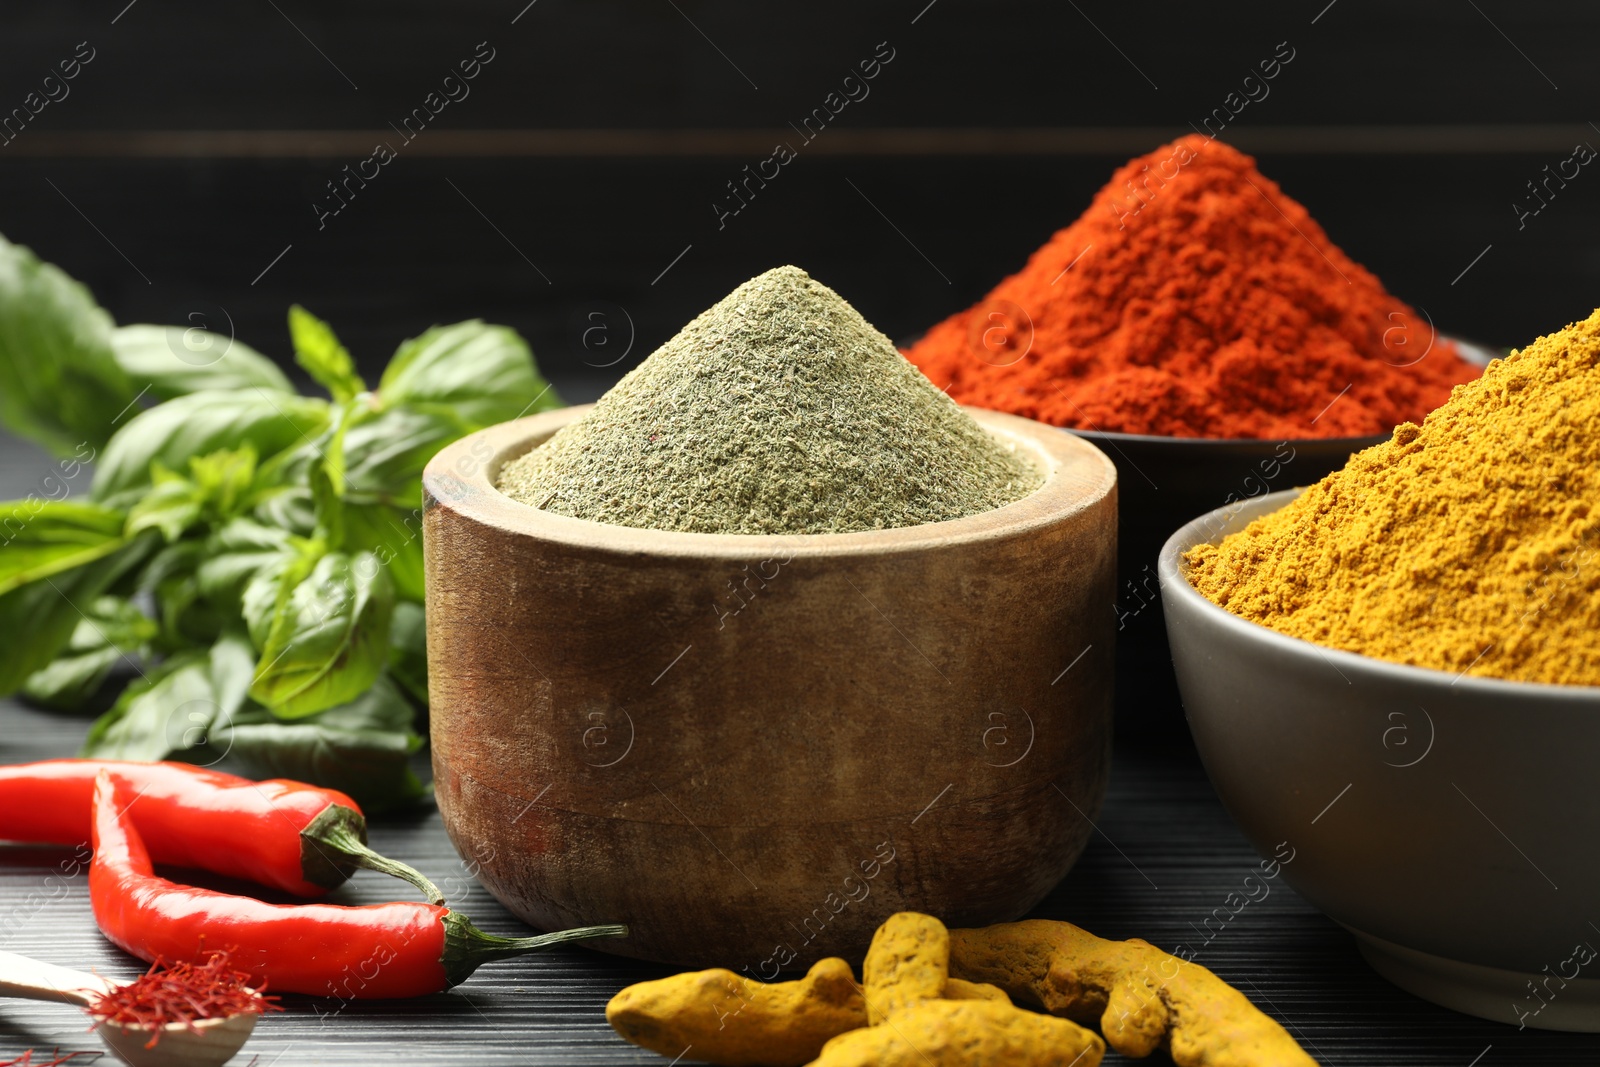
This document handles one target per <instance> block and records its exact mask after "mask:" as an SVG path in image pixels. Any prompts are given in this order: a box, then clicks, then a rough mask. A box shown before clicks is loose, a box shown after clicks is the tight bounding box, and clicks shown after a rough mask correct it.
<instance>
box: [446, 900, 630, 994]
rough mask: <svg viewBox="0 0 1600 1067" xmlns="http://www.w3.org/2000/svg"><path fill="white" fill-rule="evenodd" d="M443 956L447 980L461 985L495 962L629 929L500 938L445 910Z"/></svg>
mask: <svg viewBox="0 0 1600 1067" xmlns="http://www.w3.org/2000/svg"><path fill="white" fill-rule="evenodd" d="M442 921H443V922H444V954H443V955H442V956H440V957H439V963H440V964H441V965H442V966H443V967H444V974H445V981H446V982H447V983H449V984H450V985H452V986H454V985H460V984H461V983H462V982H464V981H466V979H467V976H468V975H470V974H471V973H472V972H473V971H475V970H477V969H478V968H479V967H482V966H483V965H484V964H485V963H489V962H491V961H493V960H499V959H507V958H509V957H511V956H521V955H523V954H524V953H528V952H538V951H539V950H541V949H546V948H550V947H552V946H554V945H561V944H565V943H566V942H568V941H585V940H587V939H589V938H591V937H627V936H628V928H627V927H626V926H620V925H616V924H612V925H609V926H580V927H577V928H575V929H572V930H557V931H555V932H554V933H549V934H539V935H538V936H537V937H497V936H496V935H494V934H486V933H484V932H483V931H482V930H480V929H478V928H477V927H476V926H473V925H472V920H470V919H468V918H467V917H466V916H465V915H462V914H461V913H460V912H459V911H446V912H445V914H444V918H443V920H442Z"/></svg>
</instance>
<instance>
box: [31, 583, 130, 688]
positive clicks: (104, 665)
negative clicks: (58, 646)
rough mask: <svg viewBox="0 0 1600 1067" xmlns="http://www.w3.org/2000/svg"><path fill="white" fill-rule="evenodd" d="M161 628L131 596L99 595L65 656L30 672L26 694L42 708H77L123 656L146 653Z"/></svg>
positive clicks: (73, 636) (58, 657)
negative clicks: (130, 598) (129, 598)
mask: <svg viewBox="0 0 1600 1067" xmlns="http://www.w3.org/2000/svg"><path fill="white" fill-rule="evenodd" d="M159 631H160V627H159V626H158V625H157V624H156V621H155V620H154V619H152V618H150V617H149V616H148V615H146V614H145V613H144V612H142V611H140V610H139V608H138V606H137V605H135V604H134V603H133V602H132V601H130V600H128V599H127V598H125V597H108V596H103V597H100V598H98V599H97V600H95V602H94V603H93V604H92V605H91V606H90V607H89V608H88V610H87V612H86V617H85V618H84V619H82V620H80V621H79V623H78V625H77V628H76V629H74V630H73V632H72V638H71V640H70V641H68V642H67V647H66V649H65V650H63V651H62V653H61V655H59V656H57V657H56V658H55V659H54V660H52V661H51V662H50V663H49V665H47V666H45V667H42V668H40V669H39V670H37V671H34V672H33V673H32V674H30V675H29V676H28V680H27V681H26V682H24V683H23V686H22V695H23V696H25V697H27V698H28V699H29V700H30V701H32V702H33V703H35V704H38V705H41V706H43V707H47V708H53V709H56V710H61V711H75V710H77V709H78V708H81V707H82V706H83V705H84V704H85V703H86V702H87V701H88V700H89V698H91V697H92V696H94V694H95V693H96V692H97V691H98V690H99V689H100V686H101V685H102V684H103V683H104V682H105V680H106V678H107V677H108V676H109V675H110V673H111V668H113V667H115V666H116V665H117V663H118V662H120V661H121V659H122V657H123V656H125V655H129V656H142V655H144V654H146V652H147V651H148V646H149V643H150V641H152V640H153V639H154V638H155V637H156V635H157V634H158V633H159Z"/></svg>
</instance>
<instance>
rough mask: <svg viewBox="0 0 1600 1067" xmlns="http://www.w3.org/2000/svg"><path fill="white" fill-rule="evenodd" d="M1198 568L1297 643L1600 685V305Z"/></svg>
mask: <svg viewBox="0 0 1600 1067" xmlns="http://www.w3.org/2000/svg"><path fill="white" fill-rule="evenodd" d="M1184 562H1185V563H1186V564H1187V565H1188V576H1189V580H1190V581H1191V582H1192V583H1193V584H1194V587H1195V588H1196V589H1198V590H1199V591H1200V592H1201V593H1203V594H1204V595H1205V596H1206V597H1208V598H1209V599H1211V600H1212V601H1214V602H1215V603H1217V604H1219V605H1221V606H1222V607H1224V608H1226V609H1227V610H1229V611H1231V612H1233V613H1234V614H1235V615H1239V616H1241V617H1243V618H1246V619H1249V620H1250V621H1252V622H1258V623H1261V624H1262V625H1264V626H1269V627H1271V628H1272V629H1274V630H1277V631H1279V632H1281V633H1285V634H1288V635H1290V636H1291V637H1299V638H1303V639H1305V640H1307V641H1314V642H1316V643H1317V644H1320V645H1326V646H1328V647H1331V648H1341V649H1345V650H1347V651H1350V652H1358V653H1361V654H1363V655H1367V656H1375V657H1377V658H1379V659H1386V660H1392V661H1394V662H1396V663H1409V664H1413V665H1415V666H1419V667H1432V668H1435V669H1437V670H1443V671H1449V672H1451V673H1463V672H1465V673H1468V674H1474V675H1484V676H1488V677H1494V678H1510V679H1516V680H1519V681H1529V682H1554V683H1559V684H1563V685H1600V311H1596V312H1595V313H1594V314H1593V315H1591V316H1590V317H1589V318H1588V319H1586V320H1584V321H1583V322H1579V323H1574V324H1573V325H1571V326H1568V327H1567V328H1566V329H1565V330H1562V331H1561V332H1560V333H1555V334H1551V335H1549V336H1547V337H1541V338H1539V339H1538V340H1537V341H1535V342H1534V343H1533V344H1531V345H1529V346H1528V347H1526V348H1524V349H1522V350H1520V351H1516V352H1513V353H1511V355H1509V356H1507V357H1506V358H1504V359H1500V360H1496V361H1495V362H1494V363H1493V364H1491V365H1490V367H1489V369H1488V370H1487V371H1485V372H1484V374H1483V377H1482V378H1480V379H1478V380H1477V381H1474V382H1469V383H1467V384H1465V385H1458V386H1456V388H1455V391H1454V392H1453V393H1451V395H1450V399H1449V400H1448V401H1446V402H1445V404H1444V405H1443V406H1442V407H1439V408H1437V409H1436V410H1434V411H1433V412H1432V413H1431V414H1429V415H1428V417H1427V418H1426V419H1424V420H1423V423H1422V425H1421V426H1417V425H1415V424H1414V423H1402V424H1401V425H1400V426H1398V427H1396V428H1395V431H1394V436H1393V437H1392V438H1390V439H1389V440H1388V441H1385V442H1384V443H1382V444H1379V445H1374V446H1373V447H1372V448H1369V449H1366V450H1365V451H1363V452H1359V453H1357V454H1356V455H1354V456H1351V457H1350V461H1349V463H1347V464H1346V465H1345V467H1344V469H1343V470H1339V471H1335V472H1334V473H1332V474H1330V475H1328V477H1326V478H1324V479H1323V480H1322V481H1320V482H1318V483H1317V484H1316V485H1313V486H1311V487H1310V488H1308V489H1306V491H1305V492H1304V493H1302V494H1301V495H1300V496H1299V497H1298V498H1297V499H1296V500H1295V501H1294V502H1293V503H1291V504H1289V505H1288V506H1287V507H1285V508H1282V509H1280V510H1279V511H1276V512H1274V513H1273V514H1271V515H1267V516H1264V517H1263V518H1260V519H1257V520H1256V521H1255V522H1253V523H1251V524H1250V525H1249V526H1248V527H1246V528H1245V529H1243V530H1241V531H1239V532H1238V533H1235V534H1233V535H1231V536H1229V537H1227V538H1226V539H1224V540H1223V541H1222V543H1221V544H1220V545H1201V546H1199V547H1197V548H1195V549H1192V550H1191V551H1190V552H1189V553H1188V554H1186V555H1185V556H1184Z"/></svg>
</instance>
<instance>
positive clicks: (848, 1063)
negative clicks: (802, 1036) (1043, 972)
mask: <svg viewBox="0 0 1600 1067" xmlns="http://www.w3.org/2000/svg"><path fill="white" fill-rule="evenodd" d="M1105 1051H1106V1046H1105V1042H1104V1041H1101V1040H1100V1036H1099V1035H1098V1034H1096V1033H1094V1032H1093V1031H1090V1030H1085V1029H1084V1028H1083V1027H1081V1026H1079V1025H1077V1024H1076V1023H1072V1022H1068V1021H1067V1020H1065V1019H1056V1018H1052V1017H1051V1016H1049V1015H1039V1014H1037V1013H1035V1012H1031V1011H1024V1010H1022V1009H1021V1008H1014V1007H1012V1006H1011V1005H1009V1004H1001V1003H999V1002H997V1001H987V1000H924V1001H918V1002H916V1003H913V1004H911V1005H909V1006H907V1007H904V1008H901V1009H900V1010H899V1011H896V1012H894V1013H893V1014H892V1015H890V1016H889V1017H888V1019H886V1020H885V1022H884V1025H882V1026H869V1027H867V1028H866V1029H863V1030H854V1031H851V1032H850V1033H847V1034H841V1035H840V1036H838V1037H836V1038H834V1039H833V1040H832V1041H829V1042H828V1044H827V1045H826V1046H825V1047H824V1048H823V1050H822V1055H821V1056H819V1057H817V1059H816V1060H815V1061H814V1062H813V1063H812V1064H811V1067H1098V1065H1099V1063H1100V1057H1102V1056H1104V1055H1105Z"/></svg>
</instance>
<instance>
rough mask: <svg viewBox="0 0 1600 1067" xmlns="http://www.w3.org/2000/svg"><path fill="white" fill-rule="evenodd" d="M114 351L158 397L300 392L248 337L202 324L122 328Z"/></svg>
mask: <svg viewBox="0 0 1600 1067" xmlns="http://www.w3.org/2000/svg"><path fill="white" fill-rule="evenodd" d="M111 351H112V354H113V355H114V356H115V357H116V361H117V365H118V366H120V367H121V368H122V370H123V372H124V373H125V374H127V376H128V378H129V379H130V380H131V381H134V382H140V383H149V386H150V393H149V395H151V396H153V397H155V398H156V399H157V400H171V399H172V398H173V397H175V396H184V395H187V394H189V393H198V392H202V391H207V390H210V391H214V390H218V389H225V390H226V389H266V390H269V391H271V392H274V393H290V394H292V393H294V386H293V385H291V384H290V383H289V379H288V378H286V377H285V376H284V373H283V372H282V371H281V370H279V369H278V365H277V364H276V363H273V362H272V360H270V359H268V358H267V357H266V356H263V355H262V354H261V353H260V352H257V351H256V350H255V349H253V348H251V347H250V346H249V345H247V344H245V343H244V342H243V341H239V340H235V339H232V338H229V337H228V336H226V335H225V334H220V333H214V332H212V331H210V330H206V329H201V328H200V327H198V326H193V327H183V326H149V325H144V324H140V325H135V326H119V327H117V328H116V329H115V330H113V331H112V332H111Z"/></svg>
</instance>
